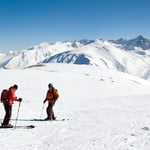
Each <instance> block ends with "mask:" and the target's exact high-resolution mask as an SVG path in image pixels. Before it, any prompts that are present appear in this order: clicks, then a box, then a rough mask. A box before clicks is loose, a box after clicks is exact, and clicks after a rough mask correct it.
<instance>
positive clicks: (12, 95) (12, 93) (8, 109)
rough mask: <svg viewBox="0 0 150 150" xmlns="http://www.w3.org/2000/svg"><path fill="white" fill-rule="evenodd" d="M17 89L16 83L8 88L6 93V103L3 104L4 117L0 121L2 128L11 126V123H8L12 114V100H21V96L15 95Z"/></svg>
mask: <svg viewBox="0 0 150 150" xmlns="http://www.w3.org/2000/svg"><path fill="white" fill-rule="evenodd" d="M17 89H18V85H16V84H14V85H13V86H12V87H10V88H9V90H8V94H7V103H6V102H5V103H3V104H4V109H5V117H4V120H3V123H2V126H1V127H3V128H12V127H13V125H11V124H9V121H10V118H11V114H12V105H13V102H14V101H19V102H22V98H17V97H15V92H16V90H17Z"/></svg>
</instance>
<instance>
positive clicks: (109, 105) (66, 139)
mask: <svg viewBox="0 0 150 150" xmlns="http://www.w3.org/2000/svg"><path fill="white" fill-rule="evenodd" d="M0 74H1V75H0V81H1V84H0V89H3V88H7V87H9V86H10V85H13V84H14V83H15V84H18V85H19V89H18V90H17V93H16V95H17V96H18V97H22V98H23V102H22V104H21V108H20V113H19V120H18V122H17V125H29V124H33V125H35V126H36V128H34V129H31V130H24V129H6V130H5V129H0V139H1V140H0V145H1V146H0V149H1V150H48V149H52V150H127V149H128V150H149V149H150V119H149V118H150V109H149V105H150V101H149V99H150V94H149V91H150V82H149V81H146V80H143V79H140V78H138V77H135V76H131V75H128V74H126V73H121V72H117V71H113V70H110V69H106V68H102V67H101V68H100V67H96V66H87V65H71V64H46V65H45V66H43V67H36V68H35V67H34V68H28V69H13V70H6V69H0ZM10 76H13V79H12V78H10ZM49 82H52V83H53V84H54V85H55V87H56V88H57V89H58V91H59V93H60V99H59V100H58V101H57V103H56V105H55V108H54V109H55V114H56V116H57V118H58V119H61V118H66V119H69V121H64V122H61V121H55V122H49V121H47V122H42V121H41V122H40V121H31V119H33V118H45V117H46V114H45V109H46V106H47V104H45V107H44V111H43V112H42V105H43V103H42V102H43V100H44V98H45V94H46V91H47V84H48V83H49ZM0 107H1V109H0V110H1V113H0V118H1V121H2V119H3V115H4V110H3V106H2V104H1V105H0ZM17 109H18V103H17V102H15V103H14V105H13V114H12V120H11V123H12V124H15V118H16V114H17ZM41 112H42V115H41Z"/></svg>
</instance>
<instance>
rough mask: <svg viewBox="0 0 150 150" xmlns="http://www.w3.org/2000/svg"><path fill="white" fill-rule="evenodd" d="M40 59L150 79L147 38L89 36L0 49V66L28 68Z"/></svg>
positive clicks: (149, 52)
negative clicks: (107, 69)
mask: <svg viewBox="0 0 150 150" xmlns="http://www.w3.org/2000/svg"><path fill="white" fill-rule="evenodd" d="M43 63H71V64H79V65H94V66H98V67H103V68H110V69H114V70H117V71H122V72H126V73H129V74H132V75H136V76H139V77H142V78H144V79H147V80H150V40H149V39H146V38H144V37H143V36H141V35H140V36H138V37H137V38H134V39H131V40H126V39H118V40H103V39H96V40H88V39H83V40H80V41H65V42H56V43H51V44H49V43H41V44H39V45H36V46H33V47H31V48H29V49H25V50H20V51H9V52H7V53H0V67H1V68H5V69H14V68H27V67H30V66H34V65H39V64H43Z"/></svg>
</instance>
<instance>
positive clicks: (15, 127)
mask: <svg viewBox="0 0 150 150" xmlns="http://www.w3.org/2000/svg"><path fill="white" fill-rule="evenodd" d="M20 105H21V102H19V106H18V112H17V117H16V122H15V126H14V128H16V125H17V121H18V115H19V110H20Z"/></svg>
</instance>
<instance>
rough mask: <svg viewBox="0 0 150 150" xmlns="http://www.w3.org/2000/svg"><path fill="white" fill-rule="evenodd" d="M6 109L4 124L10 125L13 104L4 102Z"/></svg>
mask: <svg viewBox="0 0 150 150" xmlns="http://www.w3.org/2000/svg"><path fill="white" fill-rule="evenodd" d="M4 109H5V117H4V120H3V124H2V125H8V124H9V121H10V118H11V114H12V106H10V105H7V104H4Z"/></svg>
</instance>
